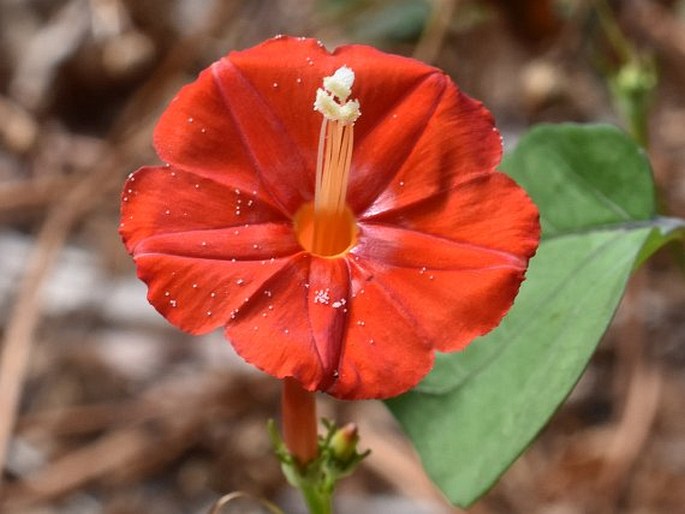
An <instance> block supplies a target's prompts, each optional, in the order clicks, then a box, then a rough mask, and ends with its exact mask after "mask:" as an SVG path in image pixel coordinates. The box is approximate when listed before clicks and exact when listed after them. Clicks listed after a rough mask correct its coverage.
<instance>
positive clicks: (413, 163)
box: [360, 81, 502, 217]
mask: <svg viewBox="0 0 685 514" xmlns="http://www.w3.org/2000/svg"><path fill="white" fill-rule="evenodd" d="M412 107H413V108H414V109H417V108H419V107H418V106H417V105H415V104H414V105H411V104H407V108H412ZM422 109H423V110H425V111H428V107H422ZM431 114H432V116H431V117H430V119H429V120H428V121H427V123H426V125H425V128H424V130H423V131H422V132H421V133H418V134H416V141H415V142H414V144H413V145H411V148H412V152H411V153H410V154H409V155H408V156H405V158H404V159H403V160H402V162H401V163H400V169H399V170H397V172H396V173H394V174H393V175H392V177H390V178H391V179H392V180H391V181H389V182H386V184H385V187H384V189H383V191H382V192H381V193H380V195H378V197H377V198H376V199H375V201H374V202H373V204H372V205H371V206H370V207H369V208H368V209H367V210H366V212H365V213H364V214H362V215H361V216H360V217H369V216H374V215H376V214H379V213H381V212H385V211H388V210H397V209H401V208H402V207H404V206H406V205H409V204H411V203H415V202H417V201H419V200H422V199H425V198H429V197H431V196H434V195H436V194H437V193H440V192H442V191H445V190H448V189H451V188H452V187H453V185H454V184H455V183H458V182H460V181H462V180H464V178H465V177H467V176H470V175H473V174H480V173H490V172H492V171H494V169H495V167H496V166H497V164H499V161H500V159H501V157H502V144H501V138H500V135H499V132H497V130H496V129H495V126H494V121H493V119H492V115H491V114H490V113H489V112H488V110H487V109H485V107H483V105H482V104H481V103H480V102H477V101H475V100H473V99H471V98H469V97H468V96H466V95H464V94H463V93H461V92H460V91H459V90H458V89H457V87H456V86H455V85H454V83H452V82H451V81H449V83H448V84H447V85H446V87H445V93H444V94H443V95H442V97H441V98H440V103H439V105H437V107H436V108H435V110H434V111H431ZM400 116H404V113H401V114H400V115H398V118H397V119H396V120H393V121H394V122H395V124H397V125H399V124H401V123H403V121H402V119H401V118H400ZM388 125H389V126H387V127H384V130H383V131H382V132H378V133H377V134H376V133H374V134H373V136H374V137H369V139H368V140H367V141H366V142H367V143H368V144H369V145H370V146H371V147H372V148H373V147H374V146H376V145H381V144H386V145H392V144H399V142H398V141H395V132H394V129H393V127H392V126H390V124H388ZM384 165H385V163H383V162H381V163H380V164H378V165H377V166H376V169H378V168H380V167H382V166H384ZM371 173H373V171H371Z"/></svg>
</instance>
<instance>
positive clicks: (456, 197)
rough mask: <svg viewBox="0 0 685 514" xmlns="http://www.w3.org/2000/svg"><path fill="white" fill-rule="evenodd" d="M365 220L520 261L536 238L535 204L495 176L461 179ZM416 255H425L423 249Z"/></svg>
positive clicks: (512, 184)
mask: <svg viewBox="0 0 685 514" xmlns="http://www.w3.org/2000/svg"><path fill="white" fill-rule="evenodd" d="M367 222H373V223H377V224H383V225H388V226H393V227H396V228H403V229H406V230H411V231H414V232H419V233H423V234H429V235H434V236H438V237H444V238H446V239H449V240H451V241H455V242H464V243H468V244H471V245H474V246H482V247H485V248H490V249H491V250H495V251H503V252H508V253H510V254H512V255H516V256H520V257H521V258H522V259H523V260H524V262H527V259H528V258H529V257H531V256H532V255H533V254H534V253H535V249H536V248H537V245H538V241H539V239H540V224H539V215H538V210H537V208H536V207H535V204H533V202H532V200H531V199H530V198H529V197H528V195H527V194H526V192H525V191H524V190H523V189H521V188H520V187H519V186H518V185H517V184H516V183H515V182H514V181H513V180H512V179H511V178H509V177H508V176H507V175H504V174H503V173H499V172H493V173H485V174H479V175H471V176H467V177H463V178H462V179H461V180H460V181H458V182H456V183H455V184H453V185H452V187H451V189H447V190H440V191H437V192H436V193H435V194H433V195H431V196H429V197H427V198H423V199H421V200H419V201H416V202H414V203H411V204H407V205H405V206H404V207H401V208H397V209H392V210H389V211H386V212H382V213H380V214H378V215H375V216H367V217H365V218H364V219H363V220H360V224H364V223H367ZM421 253H422V254H424V255H429V254H430V252H428V251H427V250H426V249H425V248H424V249H422V250H421Z"/></svg>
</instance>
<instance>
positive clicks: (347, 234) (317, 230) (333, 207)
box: [295, 66, 361, 257]
mask: <svg viewBox="0 0 685 514" xmlns="http://www.w3.org/2000/svg"><path fill="white" fill-rule="evenodd" d="M353 84H354V72H353V71H352V70H351V69H350V68H348V67H347V66H342V67H340V68H338V69H337V70H336V71H335V73H333V75H331V76H329V77H324V79H323V88H319V89H318V90H317V91H316V100H315V102H314V110H315V111H318V112H320V113H321V114H322V115H323V121H322V122H321V131H320V132H319V149H318V154H317V158H316V188H315V193H314V202H313V205H312V204H306V205H304V206H303V207H302V208H301V209H300V210H299V211H298V213H297V214H296V216H295V227H296V230H297V236H298V239H299V241H300V244H302V246H303V247H304V248H305V249H306V250H308V251H310V252H312V253H314V254H316V255H321V256H324V257H335V256H336V255H340V254H342V253H345V251H346V250H347V249H348V248H350V247H351V246H352V245H353V244H354V242H355V241H354V240H355V237H356V226H355V219H354V216H353V214H352V212H351V211H350V209H349V208H348V207H347V204H346V202H345V200H346V198H347V184H348V182H349V176H350V166H351V164H352V149H353V146H354V122H355V121H357V119H358V118H359V116H361V111H360V110H359V102H358V101H357V100H350V99H349V97H350V94H351V92H352V85H353Z"/></svg>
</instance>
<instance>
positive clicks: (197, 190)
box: [119, 167, 290, 258]
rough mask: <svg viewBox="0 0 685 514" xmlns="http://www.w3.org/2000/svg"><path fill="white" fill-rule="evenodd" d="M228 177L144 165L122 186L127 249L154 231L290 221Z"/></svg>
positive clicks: (184, 230) (204, 228)
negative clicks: (199, 174)
mask: <svg viewBox="0 0 685 514" xmlns="http://www.w3.org/2000/svg"><path fill="white" fill-rule="evenodd" d="M228 182H229V181H228V179H224V180H223V182H221V183H219V182H215V181H214V180H213V179H208V178H203V177H201V176H198V175H196V174H194V173H188V172H185V171H182V170H179V169H176V168H172V167H146V168H141V169H140V170H138V171H137V172H135V173H133V174H131V175H130V176H129V179H128V180H127V182H126V184H125V185H124V192H123V194H122V204H121V224H120V226H119V232H120V234H121V236H122V238H123V240H124V243H125V244H126V247H127V248H128V250H129V252H133V251H134V250H135V248H136V246H137V245H138V244H139V243H140V242H141V241H142V240H144V239H145V238H148V237H150V236H153V235H159V234H173V233H179V234H180V233H190V232H196V231H202V230H212V229H225V228H228V227H243V226H244V225H245V224H248V225H253V224H259V223H276V224H278V223H281V224H282V223H290V221H289V220H288V219H287V218H284V217H283V216H282V215H281V214H280V213H279V212H278V211H276V210H274V209H273V208H271V207H270V206H269V204H266V203H264V202H262V201H261V197H259V196H257V195H255V194H253V192H252V191H250V190H247V191H245V190H241V189H239V188H238V187H235V186H231V185H228V184H227V183H228ZM184 237H187V236H179V241H180V240H181V238H184ZM258 237H261V236H258ZM255 242H261V241H260V239H257V240H256V241H255ZM189 247H190V245H189ZM269 257H270V256H269ZM269 257H267V258H269Z"/></svg>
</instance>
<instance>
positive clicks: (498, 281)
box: [351, 173, 540, 351]
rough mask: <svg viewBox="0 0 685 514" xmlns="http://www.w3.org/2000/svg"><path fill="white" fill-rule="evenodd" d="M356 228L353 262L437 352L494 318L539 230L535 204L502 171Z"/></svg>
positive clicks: (483, 329) (461, 342)
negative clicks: (410, 321) (357, 233)
mask: <svg viewBox="0 0 685 514" xmlns="http://www.w3.org/2000/svg"><path fill="white" fill-rule="evenodd" d="M381 220H382V223H380V221H381ZM359 226H360V235H359V239H358V244H357V246H356V247H355V248H353V249H352V251H351V254H352V255H354V257H353V259H354V262H355V263H356V264H357V265H358V266H359V267H360V268H361V269H363V270H365V271H366V272H367V274H368V275H369V276H370V277H373V280H374V281H376V282H378V283H379V284H380V286H381V287H383V288H384V289H385V290H386V291H387V292H388V294H390V295H391V296H392V297H394V298H396V299H397V300H396V301H397V303H398V305H400V306H401V308H402V311H404V312H410V313H412V316H413V318H414V322H415V323H416V324H417V326H418V328H419V329H420V330H421V332H422V333H423V334H425V335H426V336H427V337H428V340H429V341H430V343H431V346H432V347H433V348H435V349H438V350H442V351H454V350H459V349H462V348H464V347H465V346H466V345H467V344H468V343H469V342H470V341H471V340H473V339H474V338H475V337H477V336H479V335H482V334H485V333H487V332H488V331H490V330H491V329H493V328H494V327H495V326H496V325H497V324H499V322H500V320H501V318H502V317H503V316H504V314H505V313H506V312H507V311H508V309H509V308H510V307H511V304H512V303H513V301H514V298H515V296H516V294H517V292H518V289H519V286H520V284H521V282H522V281H523V278H524V274H525V270H526V268H527V264H528V259H529V258H530V257H531V256H532V255H533V254H534V252H535V249H536V247H537V241H538V238H539V232H540V228H539V223H538V214H537V209H536V208H535V206H534V205H533V203H532V202H531V201H530V200H529V199H528V197H527V196H526V195H525V193H524V192H523V191H522V190H521V189H520V188H519V187H518V186H516V184H515V183H514V182H513V181H512V180H511V179H510V178H508V177H507V176H506V175H503V174H500V173H491V174H486V175H477V176H474V177H471V179H470V180H467V181H463V182H462V183H461V184H459V185H458V186H457V187H456V188H455V190H454V191H448V192H445V193H441V194H440V195H438V196H437V197H435V198H429V199H427V200H425V201H423V202H419V203H417V204H414V205H411V206H408V207H406V208H405V209H400V210H398V211H392V212H391V213H386V214H385V215H384V216H379V217H378V218H376V220H375V222H374V223H371V222H369V221H363V222H360V224H359ZM429 249H430V250H429ZM398 337H400V336H399V335H398Z"/></svg>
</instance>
